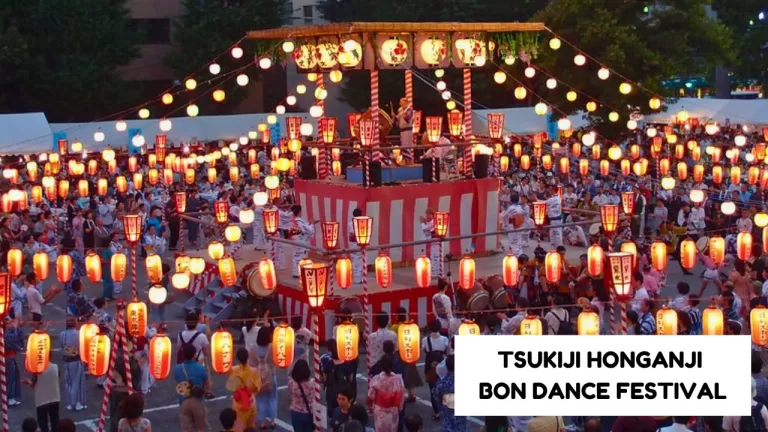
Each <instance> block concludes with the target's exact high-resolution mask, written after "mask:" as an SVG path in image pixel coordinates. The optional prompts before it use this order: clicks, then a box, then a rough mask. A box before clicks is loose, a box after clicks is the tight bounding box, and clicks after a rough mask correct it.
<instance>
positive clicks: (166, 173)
mask: <svg viewBox="0 0 768 432" xmlns="http://www.w3.org/2000/svg"><path fill="white" fill-rule="evenodd" d="M163 182H164V183H165V185H166V186H170V185H172V184H173V169H171V168H164V169H163Z"/></svg>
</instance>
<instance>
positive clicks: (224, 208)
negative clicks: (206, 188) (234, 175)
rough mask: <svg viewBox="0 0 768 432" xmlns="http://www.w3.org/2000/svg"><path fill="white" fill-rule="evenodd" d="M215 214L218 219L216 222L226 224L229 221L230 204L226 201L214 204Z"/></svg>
mask: <svg viewBox="0 0 768 432" xmlns="http://www.w3.org/2000/svg"><path fill="white" fill-rule="evenodd" d="M213 214H214V216H215V217H216V222H218V223H220V224H222V225H223V224H225V223H227V221H228V220H229V203H228V202H226V201H224V200H219V201H215V202H214V203H213Z"/></svg>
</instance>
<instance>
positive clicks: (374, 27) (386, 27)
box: [247, 22, 547, 39]
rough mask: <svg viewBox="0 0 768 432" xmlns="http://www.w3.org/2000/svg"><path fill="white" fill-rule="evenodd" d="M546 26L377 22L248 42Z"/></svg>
mask: <svg viewBox="0 0 768 432" xmlns="http://www.w3.org/2000/svg"><path fill="white" fill-rule="evenodd" d="M546 29H547V28H546V26H545V25H544V24H543V23H519V22H513V23H501V22H498V23H460V22H434V23H429V22H426V23H411V22H377V23H361V22H353V23H333V24H320V25H309V26H297V27H280V28H273V29H266V30H254V31H249V32H248V33H247V37H248V39H291V38H303V37H318V36H340V35H346V34H359V33H378V32H382V33H416V32H466V33H472V32H487V33H505V32H529V31H542V30H546Z"/></svg>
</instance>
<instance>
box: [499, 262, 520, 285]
mask: <svg viewBox="0 0 768 432" xmlns="http://www.w3.org/2000/svg"><path fill="white" fill-rule="evenodd" d="M501 268H502V271H501V273H502V278H503V279H504V285H506V286H511V287H514V286H517V283H518V280H519V272H518V261H517V257H516V256H514V255H512V254H508V255H507V256H505V257H504V260H503V261H502V265H501Z"/></svg>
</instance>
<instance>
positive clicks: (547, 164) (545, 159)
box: [541, 154, 552, 171]
mask: <svg viewBox="0 0 768 432" xmlns="http://www.w3.org/2000/svg"><path fill="white" fill-rule="evenodd" d="M541 167H542V168H544V169H545V170H547V171H549V170H551V169H552V156H551V155H548V154H545V155H544V156H542V157H541Z"/></svg>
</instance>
